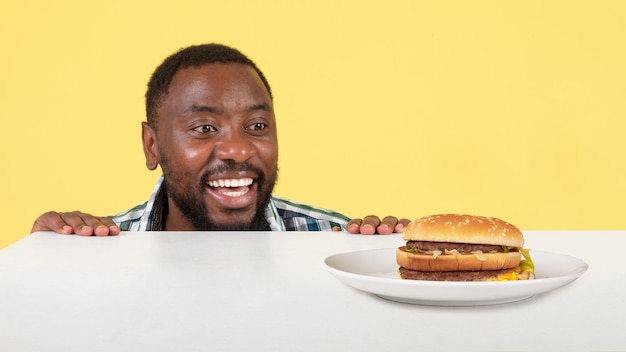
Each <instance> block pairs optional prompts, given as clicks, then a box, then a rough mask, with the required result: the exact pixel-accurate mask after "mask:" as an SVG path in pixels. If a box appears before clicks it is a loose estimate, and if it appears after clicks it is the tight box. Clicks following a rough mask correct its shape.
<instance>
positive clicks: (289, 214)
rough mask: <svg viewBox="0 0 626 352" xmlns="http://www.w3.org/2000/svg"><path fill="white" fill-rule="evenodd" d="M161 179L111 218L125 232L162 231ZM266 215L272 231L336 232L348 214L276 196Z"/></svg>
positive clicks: (342, 228) (163, 193)
mask: <svg viewBox="0 0 626 352" xmlns="http://www.w3.org/2000/svg"><path fill="white" fill-rule="evenodd" d="M162 183H163V176H161V178H160V179H159V181H158V182H157V184H156V186H155V187H154V191H153V192H152V195H151V196H150V199H149V200H148V201H146V202H143V203H141V204H139V205H137V206H136V207H134V208H132V209H129V210H127V211H125V212H122V213H119V214H117V215H115V216H112V217H111V219H113V221H114V222H115V223H116V224H117V225H118V226H119V227H120V229H121V230H122V231H161V230H163V225H164V224H163V220H164V218H165V216H164V215H165V214H163V212H164V206H165V204H166V202H167V197H166V196H165V191H164V189H163V188H162V187H161V184H162ZM265 217H266V219H267V222H268V224H269V226H270V229H271V230H272V231H332V229H333V227H341V230H343V231H345V229H346V224H347V223H348V221H349V220H350V219H349V218H348V217H346V216H344V215H342V214H340V213H337V212H334V211H332V210H327V209H322V208H315V207H312V206H309V205H306V204H302V203H298V202H295V201H292V200H289V199H285V198H280V197H274V196H273V197H272V198H271V200H270V203H269V204H268V206H267V209H265Z"/></svg>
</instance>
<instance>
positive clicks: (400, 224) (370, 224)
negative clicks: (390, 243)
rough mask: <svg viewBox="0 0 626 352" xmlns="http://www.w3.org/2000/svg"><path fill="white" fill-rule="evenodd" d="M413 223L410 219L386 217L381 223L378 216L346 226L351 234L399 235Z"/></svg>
mask: <svg viewBox="0 0 626 352" xmlns="http://www.w3.org/2000/svg"><path fill="white" fill-rule="evenodd" d="M410 222H411V220H409V219H405V218H402V219H400V220H398V218H396V217H395V216H385V217H384V218H383V220H382V221H381V220H380V218H379V217H378V216H376V215H369V216H366V217H365V218H363V220H361V219H352V220H350V221H349V222H348V225H347V226H346V228H347V230H348V232H349V233H352V234H363V235H374V234H379V235H388V234H390V233H394V232H395V233H399V232H402V231H404V228H405V227H406V226H407V225H408V224H409V223H410Z"/></svg>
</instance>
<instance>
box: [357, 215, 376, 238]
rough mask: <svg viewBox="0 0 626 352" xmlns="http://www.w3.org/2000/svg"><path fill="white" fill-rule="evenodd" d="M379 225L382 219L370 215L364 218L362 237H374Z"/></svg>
mask: <svg viewBox="0 0 626 352" xmlns="http://www.w3.org/2000/svg"><path fill="white" fill-rule="evenodd" d="M378 225H380V218H379V217H378V216H376V215H368V216H366V217H365V218H363V222H362V223H361V228H360V232H361V234H362V235H373V234H375V233H376V228H377V227H378Z"/></svg>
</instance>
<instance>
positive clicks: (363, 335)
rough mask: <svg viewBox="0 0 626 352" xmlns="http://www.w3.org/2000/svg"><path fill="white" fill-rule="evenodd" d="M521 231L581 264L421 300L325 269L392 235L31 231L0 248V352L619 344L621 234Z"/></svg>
mask: <svg viewBox="0 0 626 352" xmlns="http://www.w3.org/2000/svg"><path fill="white" fill-rule="evenodd" d="M524 233H525V236H526V244H527V246H526V247H528V248H532V249H535V250H542V251H548V252H557V253H564V254H569V255H571V256H575V257H578V258H581V259H583V260H585V261H586V262H587V263H588V264H589V270H588V271H587V272H586V273H585V274H584V275H583V276H582V277H581V278H579V279H578V280H576V281H574V282H573V283H572V284H570V285H567V286H564V287H562V288H559V289H557V290H555V291H551V292H549V293H546V294H542V295H538V296H535V297H533V298H531V299H529V300H525V301H520V302H516V303H508V304H502V305H490V306H480V307H431V306H420V305H410V304H402V303H396V302H391V301H387V300H383V299H381V298H379V297H377V296H374V295H371V294H368V293H365V292H361V291H358V290H355V289H353V288H351V287H349V286H347V285H344V284H343V283H341V282H340V281H339V280H337V279H336V278H335V277H333V276H332V275H330V274H329V273H328V272H327V270H326V268H325V265H324V262H323V261H324V259H325V258H326V257H327V256H329V255H331V254H336V253H342V252H350V251H357V250H364V249H375V248H390V247H397V246H399V245H401V244H402V243H403V241H402V238H401V237H400V235H389V236H360V235H349V234H344V233H319V232H317V233H316V232H309V233H305V232H300V233H294V232H291V233H288V232H285V233H278V232H275V233H260V232H256V233H244V232H240V233H223V232H221V233H220V232H216V233H208V232H196V233H194V232H170V233H167V232H158V233H155V232H153V233H137V232H136V233H122V234H121V235H120V236H117V237H103V238H97V237H90V238H84V237H79V236H66V235H57V234H53V233H47V232H41V233H35V234H32V235H29V236H27V237H26V238H24V239H23V240H21V241H18V242H17V243H15V244H13V245H11V246H9V247H7V248H5V249H3V250H0V351H11V352H12V351H243V350H252V351H339V350H341V351H408V350H411V351H435V350H441V351H448V350H455V351H569V352H571V351H619V350H621V351H625V350H626V293H625V292H624V289H625V288H626V275H625V274H624V268H625V267H626V265H624V263H623V259H622V258H624V254H622V253H621V252H622V251H624V249H625V248H626V231H525V232H524ZM392 260H393V259H392Z"/></svg>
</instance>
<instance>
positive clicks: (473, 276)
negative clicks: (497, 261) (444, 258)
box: [399, 267, 535, 281]
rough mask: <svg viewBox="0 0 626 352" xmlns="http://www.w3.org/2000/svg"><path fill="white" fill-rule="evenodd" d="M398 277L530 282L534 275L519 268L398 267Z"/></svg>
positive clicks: (434, 279) (409, 278)
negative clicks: (447, 269) (413, 268)
mask: <svg viewBox="0 0 626 352" xmlns="http://www.w3.org/2000/svg"><path fill="white" fill-rule="evenodd" d="M399 271H400V277H401V278H402V279H405V280H426V281H515V280H531V279H534V278H535V276H534V274H533V273H532V272H531V271H529V270H523V269H522V268H520V267H517V268H514V269H505V270H481V271H416V270H409V269H406V268H403V267H400V269H399Z"/></svg>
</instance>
